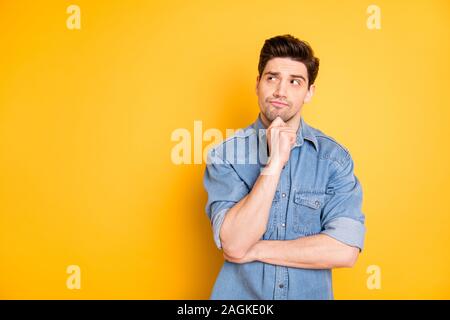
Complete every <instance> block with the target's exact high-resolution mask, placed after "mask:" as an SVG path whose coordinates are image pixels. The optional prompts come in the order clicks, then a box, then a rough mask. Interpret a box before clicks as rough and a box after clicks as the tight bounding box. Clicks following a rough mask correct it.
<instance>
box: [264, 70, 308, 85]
mask: <svg viewBox="0 0 450 320" xmlns="http://www.w3.org/2000/svg"><path fill="white" fill-rule="evenodd" d="M266 74H270V75H272V76H278V75H279V74H280V73H279V72H273V71H267V72H265V73H264V75H266ZM290 76H291V78H300V79H303V81H305V82H306V79H305V77H304V76H302V75H301V74H291V75H290Z"/></svg>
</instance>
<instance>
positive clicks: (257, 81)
mask: <svg viewBox="0 0 450 320" xmlns="http://www.w3.org/2000/svg"><path fill="white" fill-rule="evenodd" d="M258 85H259V76H256V87H255V92H256V95H258Z"/></svg>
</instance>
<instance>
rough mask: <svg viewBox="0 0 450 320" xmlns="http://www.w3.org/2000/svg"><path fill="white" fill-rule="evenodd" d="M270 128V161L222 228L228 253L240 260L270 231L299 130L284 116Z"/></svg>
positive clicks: (229, 212)
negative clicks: (283, 173)
mask: <svg viewBox="0 0 450 320" xmlns="http://www.w3.org/2000/svg"><path fill="white" fill-rule="evenodd" d="M267 130H268V139H269V140H268V143H269V152H270V153H271V157H270V160H269V163H268V165H267V166H266V168H264V170H263V172H262V173H261V175H260V176H259V177H258V179H257V180H256V182H255V184H254V185H253V188H252V190H251V191H250V192H249V193H248V194H247V195H246V196H245V197H244V198H242V199H241V200H240V201H239V202H238V203H237V204H236V205H234V206H233V207H232V208H231V209H229V210H228V212H227V214H226V216H225V218H224V220H223V224H222V227H221V229H220V240H221V243H222V248H223V251H224V253H225V254H226V255H227V256H230V257H233V258H237V259H239V258H242V257H244V256H245V254H246V253H247V251H248V250H249V249H250V248H252V247H253V245H254V244H255V243H256V242H257V241H258V240H259V239H261V237H262V236H263V234H264V232H265V231H266V229H267V221H268V219H269V213H270V209H271V207H272V201H273V197H274V194H275V191H276V189H277V186H278V181H279V179H280V174H281V171H282V168H283V166H284V165H285V164H286V162H287V161H288V160H289V156H290V151H291V148H292V146H293V144H294V143H295V138H296V131H295V130H294V129H293V128H291V127H289V126H288V125H287V124H285V123H284V122H283V121H282V120H281V118H277V119H275V120H274V121H273V122H272V124H271V126H270V127H269V128H268V129H267Z"/></svg>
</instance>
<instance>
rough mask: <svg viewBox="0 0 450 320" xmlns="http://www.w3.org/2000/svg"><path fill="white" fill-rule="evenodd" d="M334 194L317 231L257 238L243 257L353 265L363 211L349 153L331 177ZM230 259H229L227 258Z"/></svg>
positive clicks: (284, 262)
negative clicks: (289, 236)
mask: <svg viewBox="0 0 450 320" xmlns="http://www.w3.org/2000/svg"><path fill="white" fill-rule="evenodd" d="M329 187H331V189H333V190H334V193H333V196H332V197H331V199H330V200H329V201H328V202H327V204H326V205H325V207H324V209H323V217H322V221H321V222H322V226H323V230H322V231H321V233H320V234H317V235H313V236H309V237H301V238H297V239H295V240H279V241H278V240H276V241H259V242H258V243H256V244H255V246H253V247H252V248H251V250H249V252H248V254H247V255H246V256H244V257H242V259H236V260H233V259H232V257H229V256H225V258H226V259H227V260H229V261H231V262H236V263H245V262H251V261H255V260H259V261H263V262H266V263H271V264H278V265H284V266H291V267H298V268H308V269H323V268H337V267H352V266H353V265H354V263H355V262H356V260H357V257H358V255H359V252H360V250H362V248H363V244H364V235H365V227H364V220H365V217H364V214H363V213H362V211H361V204H362V189H361V185H360V183H359V180H358V179H357V178H356V176H355V175H354V173H353V161H352V159H351V157H350V155H349V154H347V155H346V158H345V161H344V162H342V164H341V166H340V167H339V168H338V169H337V171H336V172H335V174H334V175H333V177H332V178H331V179H330V183H329ZM230 259H231V260H230Z"/></svg>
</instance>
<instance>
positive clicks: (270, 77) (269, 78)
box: [267, 76, 275, 80]
mask: <svg viewBox="0 0 450 320" xmlns="http://www.w3.org/2000/svg"><path fill="white" fill-rule="evenodd" d="M272 79H275V77H272V76H268V77H267V80H272Z"/></svg>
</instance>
